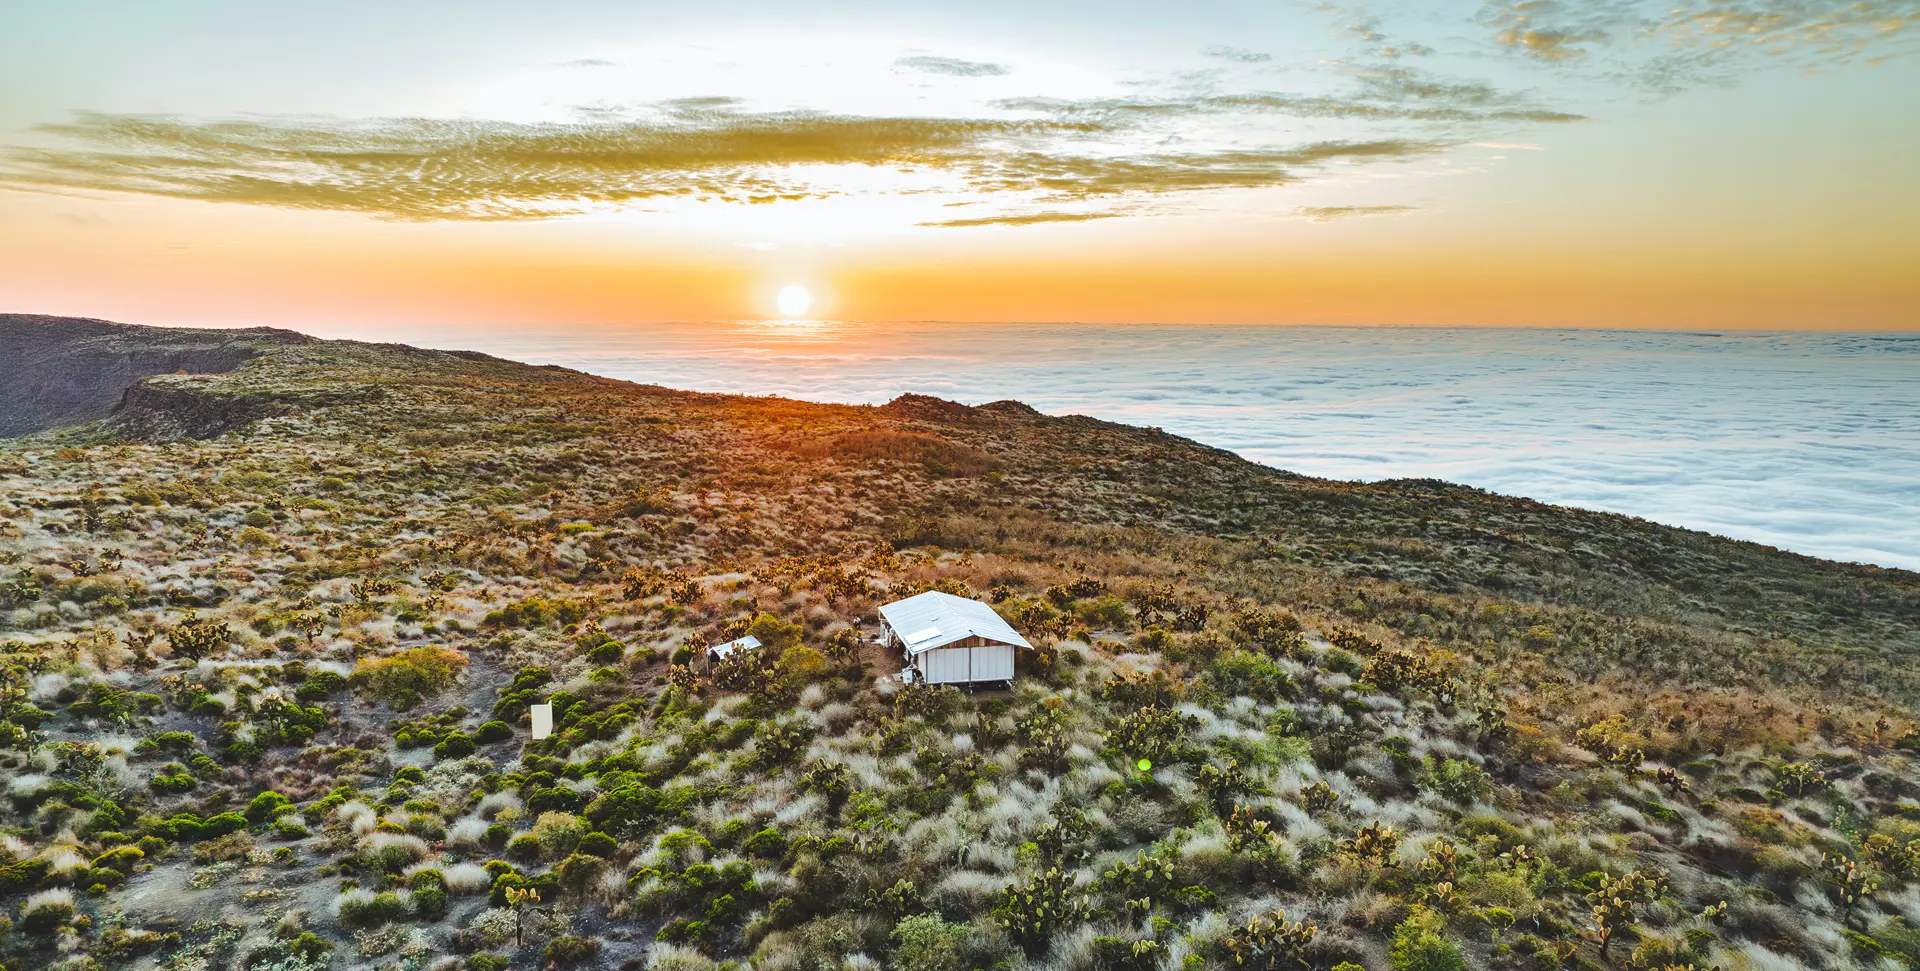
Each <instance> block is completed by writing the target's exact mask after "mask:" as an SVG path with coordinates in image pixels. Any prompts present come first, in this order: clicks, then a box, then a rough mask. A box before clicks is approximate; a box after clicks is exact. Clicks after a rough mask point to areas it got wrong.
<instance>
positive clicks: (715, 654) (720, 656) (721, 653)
mask: <svg viewBox="0 0 1920 971" xmlns="http://www.w3.org/2000/svg"><path fill="white" fill-rule="evenodd" d="M759 649H760V638H758V637H755V636H753V635H752V634H748V635H747V636H745V637H742V638H740V639H739V640H734V641H728V642H726V643H725V644H715V645H713V646H712V647H709V648H707V667H709V668H711V667H713V665H714V664H715V663H717V662H720V661H724V660H726V659H727V657H728V656H729V655H731V654H732V653H733V652H735V651H757V650H759Z"/></svg>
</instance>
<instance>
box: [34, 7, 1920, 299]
mask: <svg viewBox="0 0 1920 971" xmlns="http://www.w3.org/2000/svg"><path fill="white" fill-rule="evenodd" d="M16 8H17V9H16ZM3 22H4V25H5V29H4V30H0V310H6V311H24V312H41V313H62V314H80V315H87V316H98V317H106V318H111V319H119V320H127V321H135V322H145V323H170V324H209V325H231V324H254V323H261V324H276V325H283V326H293V327H303V326H304V327H313V326H317V325H325V326H326V327H328V328H329V329H330V330H332V331H333V332H336V333H339V332H341V329H344V330H345V332H346V333H349V334H352V335H356V336H378V335H379V334H381V333H382V332H383V328H384V327H389V326H392V325H394V324H396V323H401V322H406V323H411V324H420V323H431V324H447V325H473V326H481V325H486V326H520V327H525V328H532V329H537V328H538V327H539V326H540V325H541V324H542V323H550V322H565V323H567V324H568V325H569V326H582V325H584V326H589V327H591V326H609V327H610V326H617V325H619V324H622V323H634V322H642V321H664V320H740V319H755V318H766V317H775V316H779V315H780V314H781V310H780V307H779V304H778V302H777V301H776V295H777V294H778V293H779V292H780V291H781V290H782V289H783V288H789V287H800V288H803V289H805V290H806V291H807V292H808V293H809V294H810V295H811V296H812V298H813V299H812V302H811V306H810V307H809V308H808V311H807V312H808V313H809V314H811V315H815V316H826V317H832V318H835V319H843V320H866V321H886V320H941V321H1093V322H1180V323H1184V322H1192V323H1278V324H1393V325H1445V326H1473V325H1504V326H1548V327H1583V326H1594V327H1684V328H1696V327H1712V328H1756V329H1766V330H1781V329H1830V330H1870V329H1908V330H1911V329H1920V272H1915V268H1916V267H1920V179H1915V178H1914V177H1913V174H1912V173H1913V171H1914V169H1915V161H1914V160H1915V159H1916V158H1917V157H1920V121H1916V119H1920V56H1917V55H1920V0H1472V2H1462V0H1424V2H1420V3H1297V4H1294V3H1285V2H1260V3H1252V2H1246V3H1197V4H1166V3H1146V2H1138V3H1135V2H1112V0H1108V2H1103V3H1099V4H1093V3H1080V2H1074V3H1050V4H1034V3H1012V2H1000V0H982V2H973V3H967V4H953V3H926V2H913V0H893V2H886V3H879V2H860V0H839V2H833V3H807V4H801V3H792V2H782V3H770V2H768V3H752V2H731V0H715V2H707V3H701V4H685V3H674V4H655V3H634V2H618V3H616V2H571V3H569V2H555V3H546V4H540V5H537V7H536V6H535V5H528V4H521V3H504V2H501V3H496V2H489V0H463V2H459V3H451V2H440V0H420V2H412V3H405V4H393V3H354V2H346V3H331V4H325V5H321V4H286V3H261V2H252V3H230V2H209V0H197V2H196V0H177V2H170V3H167V4H153V3H140V2H130V0H117V2H106V0H73V2H64V3H60V4H24V3H18V4H14V5H11V7H10V9H8V10H7V11H6V12H5V13H4V15H3Z"/></svg>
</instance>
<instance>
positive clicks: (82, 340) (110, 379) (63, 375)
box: [0, 314, 312, 438]
mask: <svg viewBox="0 0 1920 971" xmlns="http://www.w3.org/2000/svg"><path fill="white" fill-rule="evenodd" d="M311 340H312V338H309V337H306V336H304V335H301V334H296V333H294V332H292V331H284V330H273V329H270V328H250V329H246V330H182V329H172V328H163V327H137V326H130V325H126V324H115V323H110V322H107V321H104V320H86V319H81V318H74V317H46V316H39V315H35V314H0V438H4V437H8V436H13V435H24V434H28V433H31V432H36V431H43V430H45V429H48V428H55V427H59V426H61V425H75V424H82V423H85V422H89V421H96V420H98V419H101V418H105V417H107V416H108V415H109V414H111V413H112V412H113V410H114V408H115V407H116V406H118V405H119V404H120V402H121V399H122V397H123V396H124V395H125V394H126V392H127V389H128V388H130V387H132V386H133V385H134V384H136V383H137V382H139V381H140V379H142V378H146V377H149V376H152V375H155V374H171V373H174V372H178V371H186V372H190V373H195V374H208V373H225V372H227V371H231V370H233V369H234V368H237V367H239V366H240V365H242V364H244V363H246V361H247V360H248V359H250V358H252V357H254V356H256V355H258V354H259V353H260V350H261V348H262V347H265V346H267V345H271V344H292V343H304V342H307V341H311Z"/></svg>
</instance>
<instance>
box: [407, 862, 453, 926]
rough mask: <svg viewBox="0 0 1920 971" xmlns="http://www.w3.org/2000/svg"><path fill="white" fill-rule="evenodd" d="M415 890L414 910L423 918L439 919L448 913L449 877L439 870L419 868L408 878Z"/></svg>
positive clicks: (411, 888)
mask: <svg viewBox="0 0 1920 971" xmlns="http://www.w3.org/2000/svg"><path fill="white" fill-rule="evenodd" d="M407 888H408V889H410V890H412V891H413V912H414V914H416V915H417V916H419V917H420V918H421V919H423V920H439V919H440V918H442V917H445V916H446V915H447V878H446V877H444V876H442V875H441V874H440V871H439V870H432V869H428V870H417V871H415V872H414V874H413V876H411V877H409V878H408V879H407Z"/></svg>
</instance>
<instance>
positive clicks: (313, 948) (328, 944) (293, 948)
mask: <svg viewBox="0 0 1920 971" xmlns="http://www.w3.org/2000/svg"><path fill="white" fill-rule="evenodd" d="M331 950H333V942H332V941H329V940H327V939H326V938H324V937H321V936H320V935H318V934H315V933H314V932H312V931H301V932H300V936H299V937H296V938H294V939H293V940H291V941H289V942H287V953H289V954H292V955H294V956H296V957H302V958H306V959H307V960H308V961H315V962H318V961H320V960H321V959H322V958H325V957H326V956H327V952H328V951H331Z"/></svg>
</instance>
